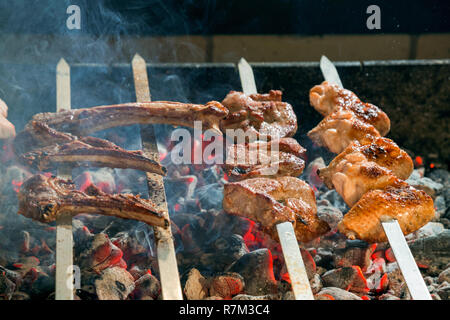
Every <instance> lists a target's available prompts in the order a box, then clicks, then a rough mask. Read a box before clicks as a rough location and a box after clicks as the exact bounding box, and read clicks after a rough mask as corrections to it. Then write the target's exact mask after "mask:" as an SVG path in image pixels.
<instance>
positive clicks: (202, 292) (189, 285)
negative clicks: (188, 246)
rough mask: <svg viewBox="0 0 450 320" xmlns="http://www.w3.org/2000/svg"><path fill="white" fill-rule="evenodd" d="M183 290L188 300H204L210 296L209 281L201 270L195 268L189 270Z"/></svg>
mask: <svg viewBox="0 0 450 320" xmlns="http://www.w3.org/2000/svg"><path fill="white" fill-rule="evenodd" d="M183 292H184V295H185V296H186V298H187V299H188V300H202V299H205V298H206V297H207V296H208V292H209V290H208V283H207V280H206V278H205V277H203V276H202V274H201V273H200V271H198V270H197V269H195V268H192V269H191V270H190V271H189V273H188V276H187V280H186V283H185V285H184V289H183Z"/></svg>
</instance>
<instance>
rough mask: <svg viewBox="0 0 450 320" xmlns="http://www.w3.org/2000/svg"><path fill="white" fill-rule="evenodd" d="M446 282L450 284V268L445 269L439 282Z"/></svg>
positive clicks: (440, 275)
mask: <svg viewBox="0 0 450 320" xmlns="http://www.w3.org/2000/svg"><path fill="white" fill-rule="evenodd" d="M444 281H447V282H449V283H450V268H447V269H445V270H444V271H442V272H441V273H440V274H439V277H438V282H439V283H443V282H444Z"/></svg>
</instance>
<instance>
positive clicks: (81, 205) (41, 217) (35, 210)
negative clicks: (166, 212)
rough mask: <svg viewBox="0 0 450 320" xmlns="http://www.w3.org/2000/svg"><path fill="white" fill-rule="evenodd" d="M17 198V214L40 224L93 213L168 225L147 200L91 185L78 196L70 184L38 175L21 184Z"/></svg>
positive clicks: (161, 214) (161, 225) (163, 225)
mask: <svg viewBox="0 0 450 320" xmlns="http://www.w3.org/2000/svg"><path fill="white" fill-rule="evenodd" d="M18 198H19V211H18V213H19V214H22V215H24V216H25V217H28V218H31V219H34V220H38V221H41V222H51V221H55V220H57V219H58V217H59V216H60V215H61V214H62V213H70V214H72V215H77V214H80V213H96V214H103V215H108V216H114V217H119V218H123V219H133V220H140V221H143V222H146V223H148V224H150V225H154V226H159V227H167V226H168V225H169V221H168V220H167V219H166V218H165V217H164V216H163V213H162V212H160V211H159V210H157V209H156V206H155V205H154V204H153V203H152V202H151V201H150V200H146V199H141V198H140V197H139V196H134V195H131V194H114V195H110V194H106V193H104V192H102V191H101V190H99V189H98V188H96V187H95V186H93V185H91V186H90V187H88V188H87V189H86V191H85V192H82V191H78V190H76V189H75V185H74V184H73V182H71V181H66V180H63V179H59V178H56V177H47V176H44V175H41V174H37V175H34V176H32V177H31V178H29V179H28V180H26V181H25V182H24V183H23V184H22V186H21V187H20V190H19V194H18Z"/></svg>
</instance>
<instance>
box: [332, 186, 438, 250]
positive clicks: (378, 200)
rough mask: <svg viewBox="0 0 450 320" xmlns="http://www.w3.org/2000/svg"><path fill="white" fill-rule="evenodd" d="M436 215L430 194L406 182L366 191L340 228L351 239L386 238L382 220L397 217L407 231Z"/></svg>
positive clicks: (419, 226)
mask: <svg viewBox="0 0 450 320" xmlns="http://www.w3.org/2000/svg"><path fill="white" fill-rule="evenodd" d="M433 217H434V205H433V200H432V199H431V197H430V196H429V195H427V194H426V193H425V192H424V191H421V190H416V189H414V188H413V187H411V186H409V185H408V184H407V183H405V182H403V183H402V184H401V185H399V186H395V187H393V186H389V187H387V188H385V189H384V190H373V191H370V192H368V193H366V194H365V195H363V196H362V198H361V199H360V200H359V201H358V202H357V203H356V204H355V206H354V207H353V208H351V209H350V211H349V212H348V213H347V214H346V215H345V216H344V219H343V220H342V221H341V222H340V223H339V225H338V229H339V231H340V232H341V233H343V234H345V235H346V236H347V237H349V238H350V239H355V238H358V239H361V240H365V241H367V242H385V241H387V238H386V234H385V233H384V231H383V227H382V225H381V222H382V221H387V220H390V219H397V221H398V223H399V225H400V227H401V229H402V231H403V233H404V234H405V235H406V234H409V233H411V232H414V231H416V230H418V229H420V228H421V227H422V226H424V225H425V224H426V223H427V222H428V221H430V220H431V219H432V218H433Z"/></svg>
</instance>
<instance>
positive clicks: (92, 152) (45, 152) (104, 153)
mask: <svg viewBox="0 0 450 320" xmlns="http://www.w3.org/2000/svg"><path fill="white" fill-rule="evenodd" d="M30 128H32V130H33V131H34V132H36V134H35V135H31V134H30V135H26V134H25V133H22V134H21V135H19V136H18V137H17V139H18V140H17V141H16V144H15V149H16V153H18V159H19V161H21V162H22V163H24V164H25V165H27V166H30V167H31V168H33V169H36V170H39V171H45V170H49V169H53V168H54V167H57V166H58V165H59V164H61V163H71V166H81V165H87V164H89V165H91V166H95V167H111V168H130V169H136V170H142V171H146V172H153V173H157V174H160V175H165V174H166V170H165V168H164V167H163V166H161V165H160V164H159V163H157V162H156V161H153V160H152V159H149V158H147V157H145V156H144V155H143V154H142V152H141V151H128V150H125V149H122V148H120V147H119V146H117V145H115V144H114V143H112V142H110V141H107V140H103V139H99V138H94V137H83V138H78V137H76V136H74V135H71V134H68V133H62V132H59V131H56V130H54V129H51V128H49V127H48V126H47V125H46V124H45V123H42V122H37V121H32V122H31V123H30ZM27 133H30V131H28V132H27ZM33 142H34V143H33ZM49 142H52V143H53V144H51V145H47V146H45V145H46V144H48V143H49ZM42 145H43V146H44V147H40V146H42ZM33 147H34V148H36V147H37V149H34V148H33ZM29 149H31V151H28V152H25V153H22V154H20V151H24V150H29Z"/></svg>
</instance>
